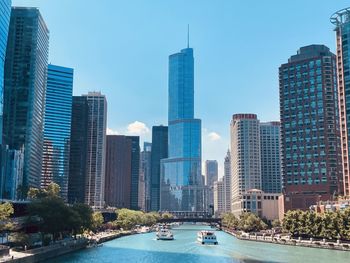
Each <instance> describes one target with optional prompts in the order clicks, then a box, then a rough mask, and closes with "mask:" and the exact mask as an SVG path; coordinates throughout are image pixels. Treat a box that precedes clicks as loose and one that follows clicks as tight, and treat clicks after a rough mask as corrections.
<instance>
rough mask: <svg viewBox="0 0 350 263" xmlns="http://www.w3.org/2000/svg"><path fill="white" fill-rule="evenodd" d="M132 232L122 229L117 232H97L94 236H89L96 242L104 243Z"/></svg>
mask: <svg viewBox="0 0 350 263" xmlns="http://www.w3.org/2000/svg"><path fill="white" fill-rule="evenodd" d="M131 234H133V232H131V231H123V232H118V233H103V234H97V235H95V236H94V237H92V238H91V240H94V241H96V242H97V243H98V244H100V243H104V242H107V241H110V240H113V239H116V238H119V237H123V236H129V235H131Z"/></svg>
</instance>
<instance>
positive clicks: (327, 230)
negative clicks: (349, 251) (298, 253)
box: [282, 208, 350, 239]
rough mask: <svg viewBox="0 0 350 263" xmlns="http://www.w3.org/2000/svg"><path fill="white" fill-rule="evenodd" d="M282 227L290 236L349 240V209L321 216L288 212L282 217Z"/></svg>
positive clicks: (310, 213)
mask: <svg viewBox="0 0 350 263" xmlns="http://www.w3.org/2000/svg"><path fill="white" fill-rule="evenodd" d="M282 227H283V230H284V231H286V232H289V233H290V234H291V235H292V236H308V237H320V238H327V239H337V238H342V239H350V208H347V209H345V210H344V211H341V212H340V211H337V212H326V213H323V214H317V213H315V212H312V211H300V210H295V211H288V212H287V213H286V214H285V216H284V219H283V222H282Z"/></svg>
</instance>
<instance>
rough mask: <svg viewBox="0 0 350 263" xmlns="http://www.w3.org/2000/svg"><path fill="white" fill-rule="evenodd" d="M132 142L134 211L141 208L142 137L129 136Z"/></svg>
mask: <svg viewBox="0 0 350 263" xmlns="http://www.w3.org/2000/svg"><path fill="white" fill-rule="evenodd" d="M128 138H129V139H130V140H131V190H130V191H131V199H130V208H131V209H133V210H138V209H140V207H139V177H140V137H139V136H128Z"/></svg>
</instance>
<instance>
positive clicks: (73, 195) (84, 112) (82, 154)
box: [68, 96, 89, 203]
mask: <svg viewBox="0 0 350 263" xmlns="http://www.w3.org/2000/svg"><path fill="white" fill-rule="evenodd" d="M88 117H89V105H88V100H87V97H85V96H73V103H72V122H71V133H70V155H69V156H70V157H69V178H68V202H69V203H75V202H77V203H84V202H85V192H86V191H85V187H86V179H87V177H86V171H87V156H88V154H87V152H88V151H87V150H88V148H87V147H88Z"/></svg>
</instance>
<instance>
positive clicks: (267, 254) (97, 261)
mask: <svg viewBox="0 0 350 263" xmlns="http://www.w3.org/2000/svg"><path fill="white" fill-rule="evenodd" d="M201 229H209V227H206V226H199V225H189V224H188V225H182V226H181V227H179V228H176V229H173V232H174V236H175V240H174V241H157V240H156V239H155V233H149V234H139V235H132V236H127V237H122V238H119V239H115V240H112V241H109V242H106V243H104V244H103V246H102V247H97V248H90V249H85V250H82V251H79V252H75V253H72V254H69V255H66V256H63V257H60V258H57V259H54V260H50V262H53V263H77V262H79V263H112V262H113V263H114V262H116V263H124V262H125V263H126V262H127V263H134V262H135V263H187V262H188V263H228V262H230V263H233V262H242V263H243V262H246V263H258V262H271V263H277V262H290V263H297V262H302V263H307V262H317V263H322V262H331V263H333V262H344V263H345V262H349V260H350V252H343V251H335V250H326V249H315V248H301V247H291V246H284V245H274V244H268V243H259V242H253V241H241V240H238V239H236V238H234V237H232V236H230V235H228V234H226V233H224V232H222V231H217V232H216V235H217V239H218V241H219V245H217V246H203V245H200V244H199V243H197V242H196V236H197V232H198V231H199V230H201Z"/></svg>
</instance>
